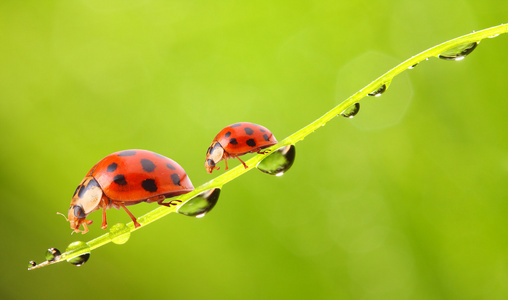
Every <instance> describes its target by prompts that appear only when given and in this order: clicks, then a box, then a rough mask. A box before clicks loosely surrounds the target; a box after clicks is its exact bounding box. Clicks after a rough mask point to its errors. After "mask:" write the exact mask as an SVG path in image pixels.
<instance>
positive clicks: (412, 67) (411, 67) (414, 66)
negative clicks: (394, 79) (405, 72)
mask: <svg viewBox="0 0 508 300" xmlns="http://www.w3.org/2000/svg"><path fill="white" fill-rule="evenodd" d="M418 64H419V63H416V64H414V65H412V66H409V67H408V69H409V70H412V69H414V68H416V66H418Z"/></svg>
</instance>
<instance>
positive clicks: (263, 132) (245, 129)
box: [205, 122, 277, 173]
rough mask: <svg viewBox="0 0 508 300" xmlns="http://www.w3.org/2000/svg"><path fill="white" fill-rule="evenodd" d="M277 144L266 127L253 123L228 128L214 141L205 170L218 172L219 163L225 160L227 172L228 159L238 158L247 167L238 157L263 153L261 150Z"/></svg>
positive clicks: (207, 155)
mask: <svg viewBox="0 0 508 300" xmlns="http://www.w3.org/2000/svg"><path fill="white" fill-rule="evenodd" d="M275 144H277V140H276V139H275V137H274V136H273V134H272V133H271V132H270V130H268V129H266V128H265V127H263V126H261V125H257V124H253V123H248V122H241V123H235V124H232V125H229V126H226V127H225V128H224V129H222V130H221V131H220V132H219V134H217V136H216V137H215V139H213V142H212V145H211V146H210V147H209V148H208V151H207V152H206V160H205V168H206V171H207V172H208V173H212V171H213V170H214V169H215V170H218V169H219V168H218V167H216V166H215V165H217V163H219V162H220V161H221V160H223V159H224V163H225V164H226V170H227V169H228V162H227V160H228V158H235V157H236V158H238V160H239V161H240V162H242V164H243V166H244V167H245V168H247V165H246V164H245V163H244V162H243V161H242V160H241V159H240V158H239V157H238V156H240V155H244V154H247V153H253V152H257V153H263V152H262V151H261V150H262V149H264V148H267V147H270V146H272V145H275Z"/></svg>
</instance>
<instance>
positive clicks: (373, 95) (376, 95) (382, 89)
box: [367, 82, 390, 97]
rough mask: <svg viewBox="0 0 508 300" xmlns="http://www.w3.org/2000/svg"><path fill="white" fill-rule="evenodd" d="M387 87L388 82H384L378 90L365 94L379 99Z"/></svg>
mask: <svg viewBox="0 0 508 300" xmlns="http://www.w3.org/2000/svg"><path fill="white" fill-rule="evenodd" d="M389 86H390V82H385V83H383V84H382V85H381V86H380V87H379V88H377V89H376V90H375V91H372V92H371V93H369V94H367V96H371V97H379V96H381V95H382V94H383V93H384V92H386V90H387V89H388V87H389Z"/></svg>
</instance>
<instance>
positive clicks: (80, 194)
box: [78, 185, 86, 198]
mask: <svg viewBox="0 0 508 300" xmlns="http://www.w3.org/2000/svg"><path fill="white" fill-rule="evenodd" d="M85 190H86V187H85V186H84V185H80V188H79V191H78V198H81V197H83V194H84V193H85Z"/></svg>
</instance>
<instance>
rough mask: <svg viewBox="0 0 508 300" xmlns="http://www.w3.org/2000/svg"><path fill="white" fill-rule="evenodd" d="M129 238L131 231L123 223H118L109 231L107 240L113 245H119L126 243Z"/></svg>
mask: <svg viewBox="0 0 508 300" xmlns="http://www.w3.org/2000/svg"><path fill="white" fill-rule="evenodd" d="M130 237H131V230H130V229H129V227H127V225H125V224H124V223H118V224H115V225H114V226H112V227H111V229H110V230H109V238H110V239H111V241H112V242H113V243H115V244H118V245H121V244H125V243H127V241H128V240H129V238H130Z"/></svg>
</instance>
